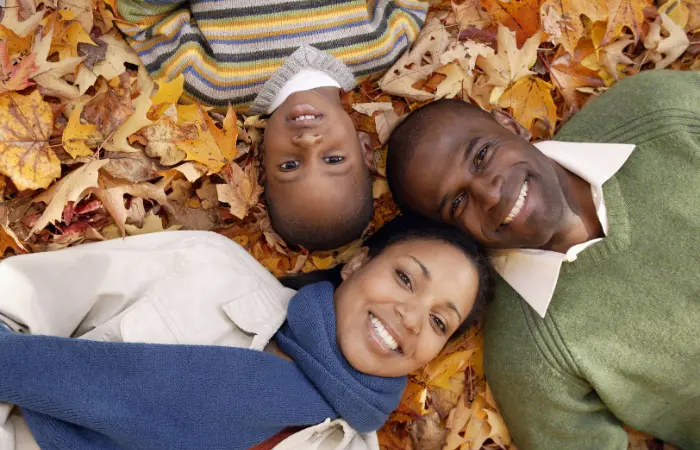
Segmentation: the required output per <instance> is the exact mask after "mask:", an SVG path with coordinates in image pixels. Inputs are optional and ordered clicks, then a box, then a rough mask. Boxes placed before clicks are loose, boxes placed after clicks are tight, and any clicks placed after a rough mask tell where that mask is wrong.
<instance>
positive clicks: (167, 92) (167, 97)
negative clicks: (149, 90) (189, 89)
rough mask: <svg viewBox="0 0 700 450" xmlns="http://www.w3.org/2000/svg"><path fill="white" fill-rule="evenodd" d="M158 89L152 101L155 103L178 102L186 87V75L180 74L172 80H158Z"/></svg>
mask: <svg viewBox="0 0 700 450" xmlns="http://www.w3.org/2000/svg"><path fill="white" fill-rule="evenodd" d="M157 83H158V91H157V92H156V93H155V95H154V96H153V97H151V101H152V102H153V104H154V105H157V104H159V103H177V101H178V99H179V98H180V96H181V95H182V92H183V91H184V89H185V75H183V74H180V75H178V76H176V77H175V78H173V79H172V80H170V81H158V82H157Z"/></svg>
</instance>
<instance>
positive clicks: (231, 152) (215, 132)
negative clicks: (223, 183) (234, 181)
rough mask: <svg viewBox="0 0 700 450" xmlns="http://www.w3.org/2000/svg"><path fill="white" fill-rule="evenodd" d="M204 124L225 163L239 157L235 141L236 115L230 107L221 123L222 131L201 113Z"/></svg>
mask: <svg viewBox="0 0 700 450" xmlns="http://www.w3.org/2000/svg"><path fill="white" fill-rule="evenodd" d="M202 116H203V118H204V121H205V123H206V124H207V128H208V129H209V132H211V134H212V136H214V140H215V141H216V145H217V147H219V150H220V151H221V155H222V156H223V157H224V158H225V159H226V160H227V161H233V160H234V159H235V158H236V157H238V156H239V155H238V154H237V153H238V151H237V150H236V140H237V139H238V127H237V126H236V113H235V111H234V110H233V107H231V105H229V106H228V110H227V111H226V116H225V117H224V120H223V121H222V122H221V125H222V129H221V130H220V129H219V128H217V126H216V124H214V121H213V120H212V119H211V117H210V116H209V114H204V112H202Z"/></svg>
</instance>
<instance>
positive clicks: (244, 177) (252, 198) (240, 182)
mask: <svg viewBox="0 0 700 450" xmlns="http://www.w3.org/2000/svg"><path fill="white" fill-rule="evenodd" d="M230 168H231V175H230V176H229V177H227V180H226V184H217V185H216V192H217V194H218V196H219V201H220V202H223V203H227V204H228V205H229V209H230V210H231V214H233V215H234V216H236V217H238V218H239V219H243V218H244V217H245V216H246V215H248V210H249V209H250V208H251V207H252V206H254V205H256V204H257V203H258V200H259V199H260V194H262V192H263V189H262V187H261V186H260V185H259V184H258V170H257V168H256V167H255V166H254V165H253V164H249V165H248V166H246V168H245V170H243V169H241V167H240V166H239V165H238V164H231V165H230Z"/></svg>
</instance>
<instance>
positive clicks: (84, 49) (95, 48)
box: [77, 39, 107, 84]
mask: <svg viewBox="0 0 700 450" xmlns="http://www.w3.org/2000/svg"><path fill="white" fill-rule="evenodd" d="M77 50H78V56H84V57H85V60H83V67H85V68H86V69H88V70H89V71H92V70H94V69H95V64H97V63H98V62H100V61H103V60H104V59H105V56H106V55H107V44H106V43H105V42H104V41H102V40H101V39H98V40H97V42H96V43H95V44H94V45H91V44H86V43H83V42H81V43H79V44H78V46H77ZM78 84H80V83H78Z"/></svg>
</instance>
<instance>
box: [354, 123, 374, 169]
mask: <svg viewBox="0 0 700 450" xmlns="http://www.w3.org/2000/svg"><path fill="white" fill-rule="evenodd" d="M357 139H358V140H359V141H360V151H361V152H362V159H363V160H364V161H365V166H367V168H368V169H370V170H374V149H373V148H372V138H370V137H369V134H367V133H365V132H364V131H358V132H357Z"/></svg>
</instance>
